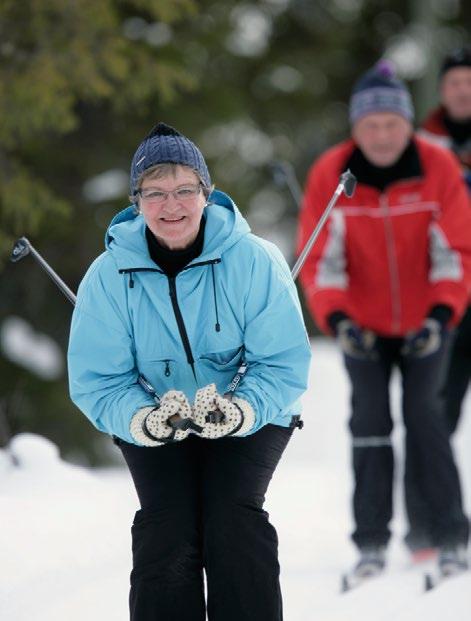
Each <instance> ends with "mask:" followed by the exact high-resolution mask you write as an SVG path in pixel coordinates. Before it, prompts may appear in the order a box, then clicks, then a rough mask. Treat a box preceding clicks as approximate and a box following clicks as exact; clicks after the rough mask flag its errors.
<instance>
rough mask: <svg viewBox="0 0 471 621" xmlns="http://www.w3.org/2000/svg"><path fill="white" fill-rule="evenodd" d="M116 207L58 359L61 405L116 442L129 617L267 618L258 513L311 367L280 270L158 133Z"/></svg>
mask: <svg viewBox="0 0 471 621" xmlns="http://www.w3.org/2000/svg"><path fill="white" fill-rule="evenodd" d="M131 200H132V203H133V204H132V205H131V206H129V207H128V208H127V209H125V210H124V211H122V212H121V213H119V214H118V215H117V216H116V217H115V218H114V219H113V221H112V222H111V225H110V227H109V229H108V231H107V233H106V250H105V252H104V253H103V254H101V255H100V256H99V257H98V258H97V259H96V260H95V261H94V263H93V264H92V266H91V267H90V269H89V270H88V272H87V274H86V275H85V277H84V279H83V281H82V283H81V285H80V288H79V291H78V297H77V304H76V307H75V310H74V314H73V318H72V326H71V331H70V343H69V351H68V363H69V382H70V394H71V398H72V400H73V401H74V402H75V403H76V404H77V406H78V407H79V408H80V409H81V410H82V411H83V412H84V414H85V415H86V416H87V417H88V418H89V419H90V420H91V422H92V423H93V424H94V425H95V426H96V427H97V428H98V429H99V430H100V431H102V432H104V433H107V434H110V435H113V436H114V437H115V442H116V443H117V445H118V446H119V448H120V449H121V451H122V453H123V456H124V459H125V461H126V463H127V465H128V467H129V470H130V472H131V475H132V478H133V480H134V484H135V487H136V491H137V494H138V497H139V501H140V505H141V508H140V509H139V511H137V513H136V516H135V519H134V523H133V526H132V550H133V569H132V573H131V592H130V599H129V603H130V612H131V620H132V621H151V620H152V621H154V620H157V619H175V620H177V619H178V621H204V620H205V619H206V618H207V619H209V620H210V621H244V620H247V621H249V620H252V619H253V620H255V619H256V620H257V621H281V619H282V601H281V592H280V585H279V571H280V568H279V563H278V556H277V535H276V532H275V529H274V528H273V526H272V525H271V524H270V522H269V520H268V514H267V513H266V512H265V511H264V510H263V504H264V501H265V493H266V491H267V488H268V484H269V482H270V480H271V478H272V475H273V473H274V471H275V468H276V466H277V464H278V462H279V460H280V458H281V456H282V453H283V451H284V449H285V447H286V445H287V443H288V441H289V439H290V437H291V434H292V432H293V429H294V427H296V426H299V416H300V403H299V398H300V396H301V395H302V394H303V392H304V391H305V389H306V385H307V375H308V367H309V361H310V357H311V350H310V345H309V342H308V339H307V334H306V330H305V327H304V322H303V318H302V313H301V309H300V305H299V300H298V296H297V292H296V288H295V285H294V283H293V280H292V278H291V275H290V271H289V268H288V266H287V265H286V262H285V261H284V259H283V257H282V255H281V253H280V252H279V251H278V249H277V248H276V247H275V246H274V245H273V244H270V243H269V242H266V241H264V240H262V239H260V238H258V237H256V236H255V235H253V234H251V232H250V229H249V226H248V224H247V222H246V221H245V219H244V218H243V217H242V215H241V214H240V212H239V210H238V209H237V207H236V206H235V204H234V203H233V201H232V200H231V199H230V198H229V197H228V196H227V195H226V194H224V193H223V192H220V191H217V190H212V186H211V179H210V175H209V172H208V168H207V166H206V162H205V160H204V158H203V155H202V153H201V151H200V150H199V149H198V147H197V146H196V145H195V144H194V143H193V142H191V141H190V140H189V139H188V138H186V137H185V136H183V135H181V134H180V133H179V132H178V131H176V130H175V129H173V128H171V127H169V126H168V125H166V124H164V123H159V124H157V125H156V126H155V127H154V128H153V129H152V131H151V132H150V133H149V135H148V136H147V137H146V138H145V139H144V140H143V141H142V143H141V144H140V145H139V147H138V148H137V151H136V153H135V155H134V157H133V160H132V164H131ZM242 362H245V363H246V364H247V365H248V367H247V370H246V372H245V375H244V376H243V378H242V380H241V381H240V383H239V384H238V386H237V387H235V390H232V391H228V385H229V384H230V383H231V380H232V379H233V378H234V376H235V375H236V373H237V371H238V369H239V368H240V367H241V364H242ZM151 386H153V388H154V389H155V390H156V391H157V392H158V393H159V395H160V405H156V403H155V400H154V398H153V397H152V395H151V394H149V392H148V391H149V390H150V387H151ZM144 387H147V389H148V390H147V391H146V390H145V389H144ZM203 571H204V572H205V574H206V586H207V597H205V588H204V580H203ZM205 600H206V601H205ZM206 615H207V616H206Z"/></svg>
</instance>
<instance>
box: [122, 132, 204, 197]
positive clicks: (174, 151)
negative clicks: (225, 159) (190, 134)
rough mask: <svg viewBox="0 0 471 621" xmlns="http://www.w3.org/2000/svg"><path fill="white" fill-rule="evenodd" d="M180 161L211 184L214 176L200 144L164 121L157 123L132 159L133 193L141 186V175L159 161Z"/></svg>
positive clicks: (178, 162)
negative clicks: (139, 181) (139, 184)
mask: <svg viewBox="0 0 471 621" xmlns="http://www.w3.org/2000/svg"><path fill="white" fill-rule="evenodd" d="M167 163H171V164H181V165H182V166H188V167H189V168H192V169H193V170H195V171H196V172H197V173H198V175H199V176H200V178H201V181H202V182H203V185H205V186H206V187H207V188H209V187H211V177H210V176H209V171H208V167H207V166H206V162H205V161H204V157H203V154H202V153H201V151H200V150H199V149H198V147H197V146H196V145H195V144H194V143H193V142H191V140H189V139H188V138H186V137H185V136H183V135H182V134H180V132H178V131H177V130H176V129H174V128H173V127H170V125H166V124H165V123H157V125H156V126H155V127H153V128H152V130H151V131H150V133H149V134H148V135H147V136H146V137H145V138H144V140H143V141H142V142H141V144H140V145H139V146H138V147H137V151H136V153H135V154H134V157H133V158H132V162H131V180H130V189H131V196H134V195H135V193H136V190H137V189H138V187H137V183H138V180H139V177H140V176H141V175H142V173H143V172H144V171H146V170H147V169H149V168H151V167H152V166H156V165H157V164H167Z"/></svg>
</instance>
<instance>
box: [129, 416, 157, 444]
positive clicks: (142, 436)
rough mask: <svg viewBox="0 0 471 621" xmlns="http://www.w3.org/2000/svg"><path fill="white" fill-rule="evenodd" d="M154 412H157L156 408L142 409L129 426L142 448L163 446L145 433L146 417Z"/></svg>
mask: <svg viewBox="0 0 471 621" xmlns="http://www.w3.org/2000/svg"><path fill="white" fill-rule="evenodd" d="M153 410H155V406H148V407H145V408H141V409H140V410H138V411H137V412H136V413H135V414H134V416H133V417H132V418H131V422H130V424H129V431H130V432H131V435H132V437H133V438H134V440H135V441H136V442H137V444H140V445H141V446H160V445H161V444H163V443H162V442H158V441H157V440H151V438H149V436H148V435H147V434H146V433H145V431H144V425H145V420H146V417H147V416H148V415H149V414H150V413H151V412H152V411H153Z"/></svg>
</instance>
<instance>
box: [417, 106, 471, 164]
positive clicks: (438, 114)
mask: <svg viewBox="0 0 471 621" xmlns="http://www.w3.org/2000/svg"><path fill="white" fill-rule="evenodd" d="M444 116H445V111H444V109H443V108H442V107H439V108H435V110H432V112H431V113H430V114H429V116H428V117H427V118H426V119H425V121H424V122H423V124H422V127H421V128H420V129H419V130H418V131H417V135H418V136H420V137H421V138H425V139H426V140H428V141H429V142H433V143H434V144H438V145H439V146H440V147H444V148H445V149H450V150H451V151H453V152H454V153H455V154H456V155H457V157H458V159H459V160H460V162H461V164H462V165H463V168H464V169H465V171H466V170H471V136H470V139H469V140H467V141H466V142H465V143H464V144H459V145H458V144H456V143H454V141H453V138H452V137H451V136H450V134H449V133H448V129H447V127H446V125H445V123H444V122H443V119H444Z"/></svg>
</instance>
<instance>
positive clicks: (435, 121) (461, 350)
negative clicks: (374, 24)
mask: <svg viewBox="0 0 471 621" xmlns="http://www.w3.org/2000/svg"><path fill="white" fill-rule="evenodd" d="M418 134H419V135H420V136H422V137H423V138H425V139H426V140H430V141H431V142H434V143H436V144H438V145H441V146H443V147H445V148H447V149H450V150H451V151H453V153H455V155H456V156H457V157H458V159H459V161H460V163H461V166H462V172H463V176H464V178H465V181H466V183H467V185H468V190H469V193H470V196H471V47H462V48H459V49H456V50H454V51H453V52H451V53H450V54H449V55H448V56H446V57H445V59H444V61H443V64H442V68H441V72H440V106H439V107H438V108H436V109H435V110H433V111H432V112H431V113H430V115H429V116H428V117H427V118H426V119H425V121H424V123H423V124H422V127H421V128H420V129H419V131H418ZM470 206H471V204H470ZM470 234H471V233H470ZM470 378H471V306H469V301H468V308H467V310H466V312H465V314H464V317H463V319H462V321H461V323H460V324H459V326H458V328H457V330H456V333H455V337H454V341H453V344H452V348H451V356H450V363H449V366H448V372H447V376H446V380H445V416H446V420H447V423H448V427H449V429H450V433H454V431H455V430H456V428H457V426H458V422H459V419H460V413H461V408H462V403H463V399H464V396H465V394H466V390H467V388H468V385H469V380H470Z"/></svg>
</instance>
